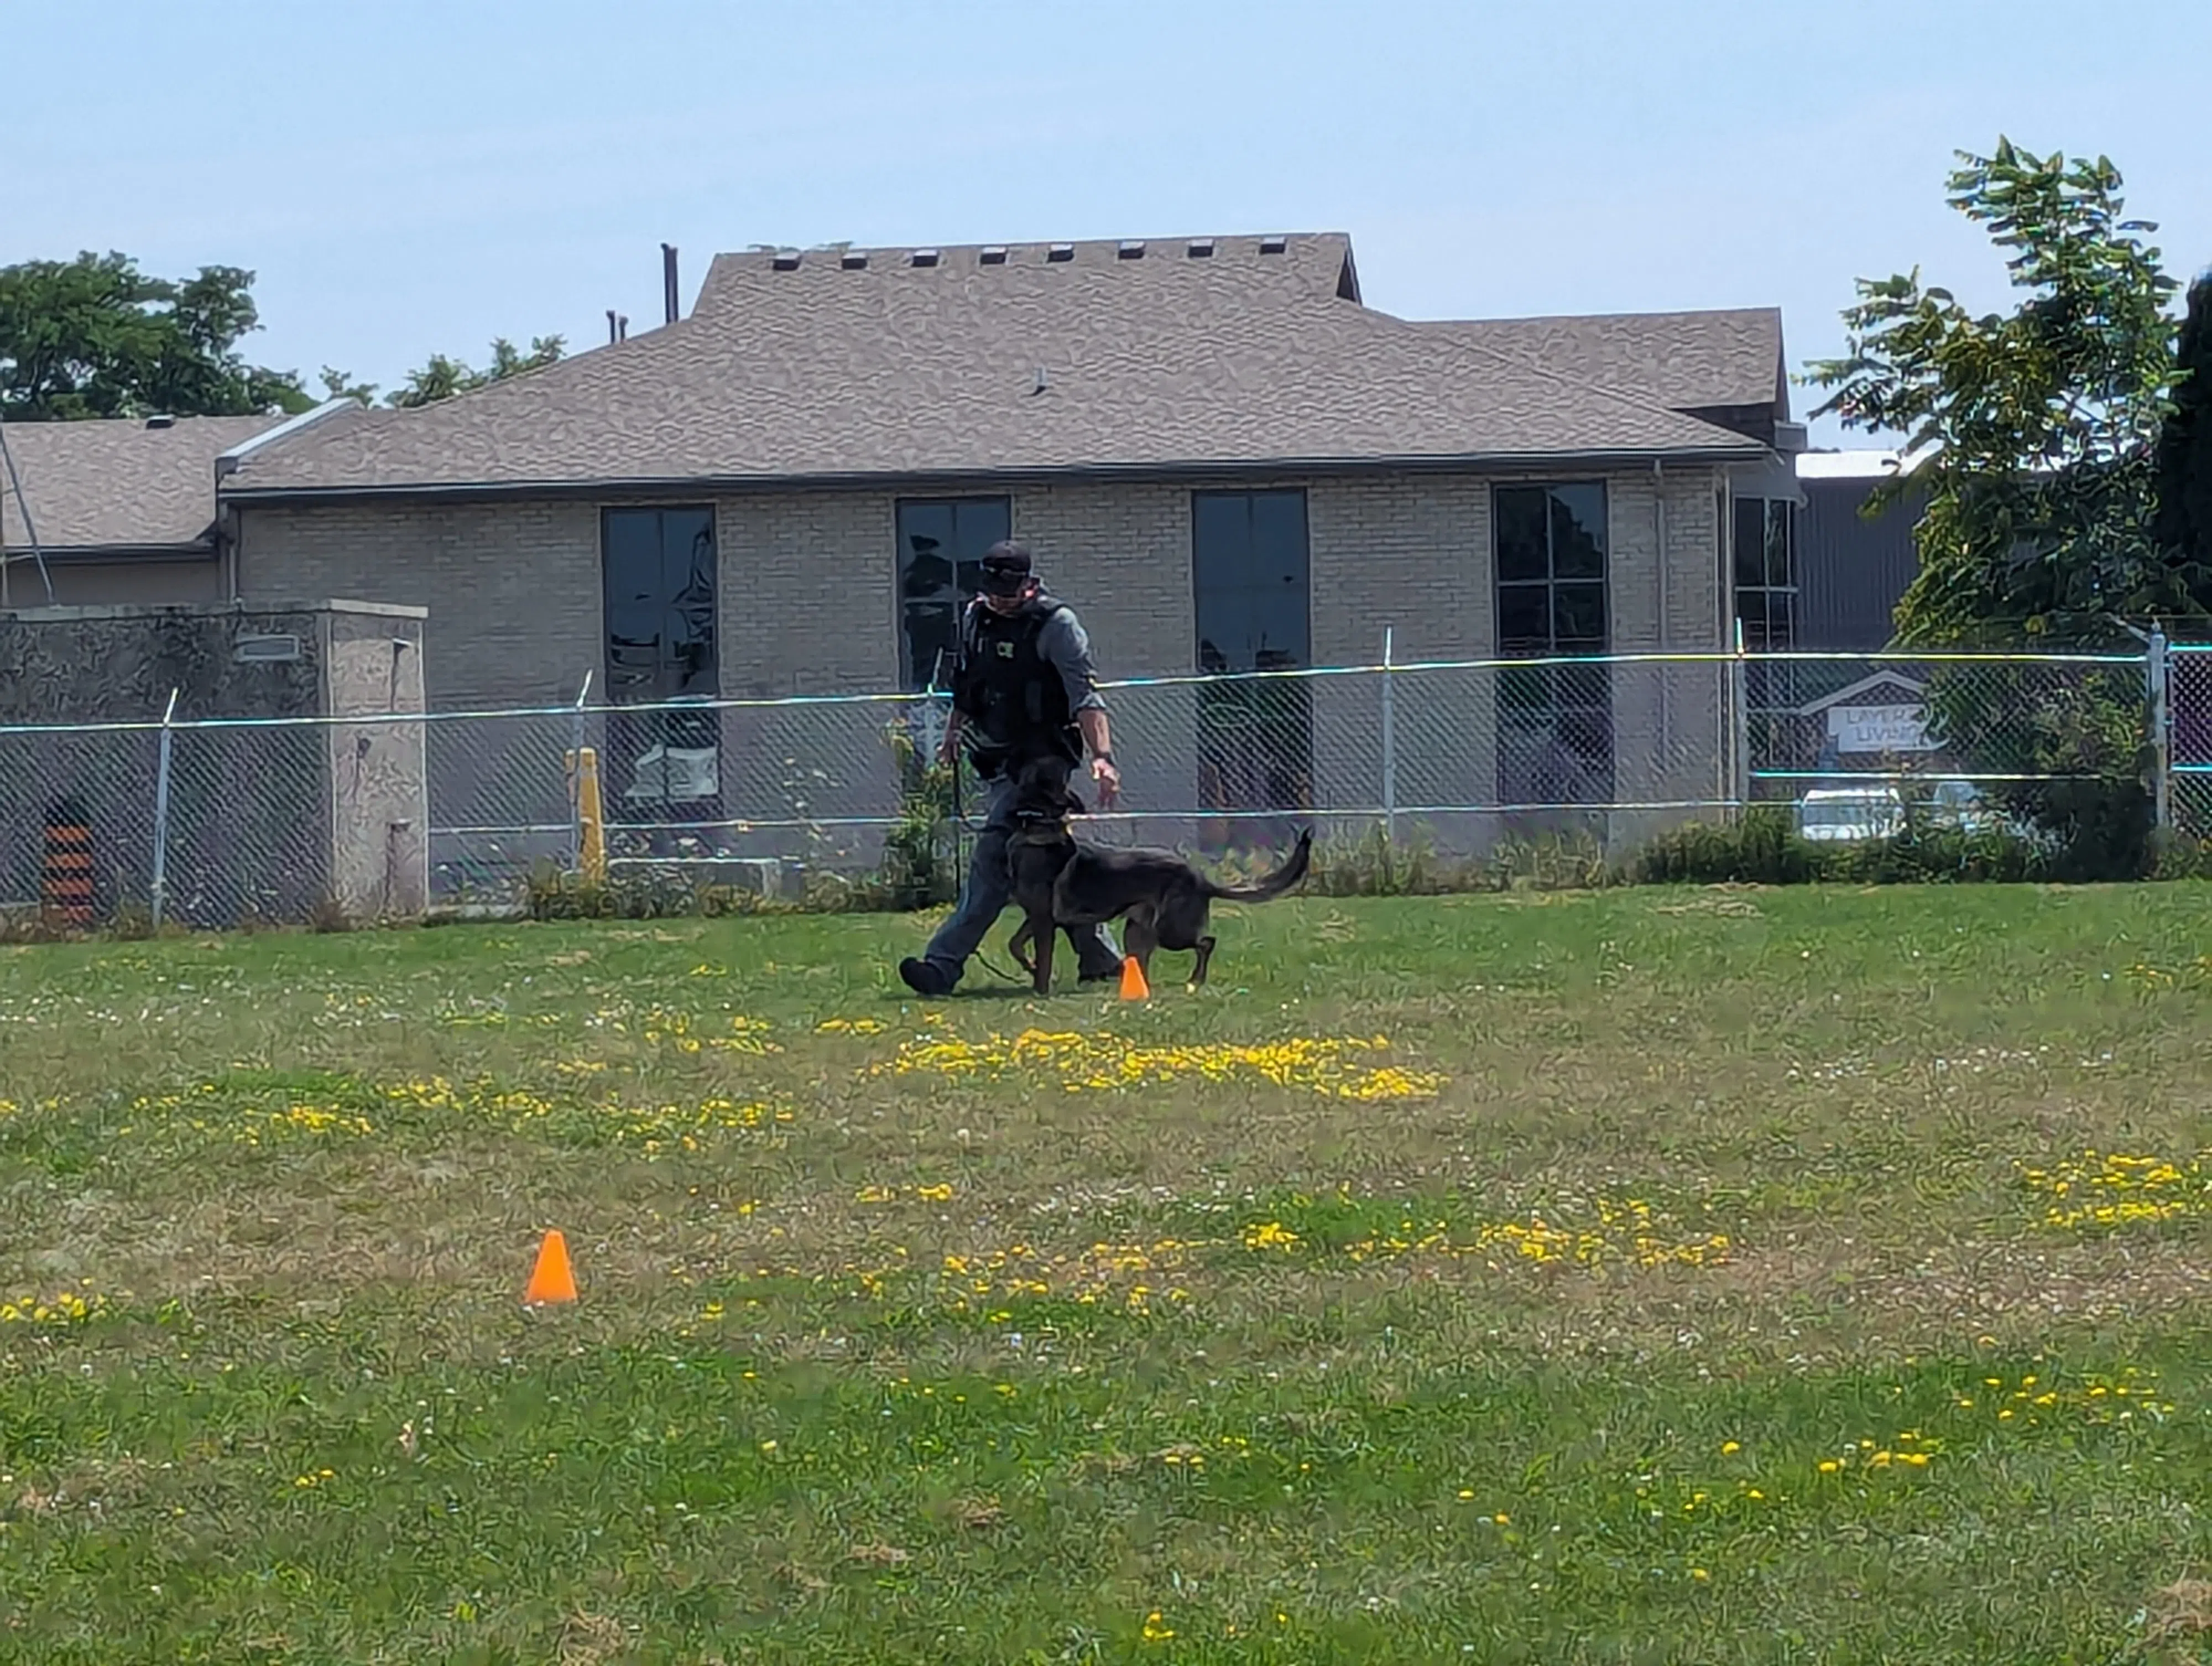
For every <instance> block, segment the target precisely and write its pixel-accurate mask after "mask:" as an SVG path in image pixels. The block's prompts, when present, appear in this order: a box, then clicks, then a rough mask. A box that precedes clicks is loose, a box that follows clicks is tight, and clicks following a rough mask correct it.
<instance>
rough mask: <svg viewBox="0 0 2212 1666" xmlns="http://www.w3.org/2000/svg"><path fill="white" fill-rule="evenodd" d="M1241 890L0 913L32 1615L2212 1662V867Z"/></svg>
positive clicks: (8, 1550) (77, 1621)
mask: <svg viewBox="0 0 2212 1666" xmlns="http://www.w3.org/2000/svg"><path fill="white" fill-rule="evenodd" d="M1222 915H1223V919H1222V922H1221V925H1220V928H1219V934H1220V936H1221V939H1222V944H1223V946H1222V950H1221V953H1220V955H1219V957H1218V959H1217V961H1216V965H1215V979H1216V981H1215V982H1214V984H1213V985H1212V987H1211V988H1208V989H1207V990H1206V991H1204V992H1202V993H1200V994H1196V995H1192V994H1187V993H1186V992H1184V991H1183V990H1182V988H1181V986H1180V985H1179V984H1177V983H1176V982H1174V978H1175V977H1176V976H1177V975H1179V972H1180V965H1179V964H1176V966H1175V967H1174V969H1173V970H1169V969H1168V968H1166V967H1158V968H1156V974H1158V976H1157V982H1158V985H1159V986H1160V993H1159V994H1158V996H1157V998H1156V999H1154V1000H1152V1001H1151V1002H1149V1003H1147V1004H1145V1005H1142V1006H1128V1005H1122V1004H1121V1003H1118V1002H1116V1001H1114V1000H1110V999H1103V998H1101V997H1099V996H1097V995H1096V994H1090V993H1085V994H1080V995H1079V994H1074V993H1073V992H1072V991H1071V992H1069V993H1066V994H1060V995H1058V996H1055V997H1054V998H1053V999H1052V1000H1048V1001H1042V1002H1040V1001H1036V1000H1031V999H1030V998H1029V997H1028V996H1027V995H1026V994H1018V993H1016V992H1014V991H1012V990H1011V989H1007V988H1002V987H998V988H994V987H993V986H994V984H995V980H994V979H993V978H992V977H991V976H989V975H987V974H986V973H982V972H980V971H979V972H978V973H977V974H976V975H975V976H974V977H972V978H971V981H970V985H969V988H966V989H963V991H962V992H961V993H960V994H958V995H957V996H955V997H953V998H951V999H949V1000H945V1001H942V1002H938V1003H920V1002H916V1001H915V1000H912V999H911V998H910V997H908V996H907V994H906V993H905V991H904V990H903V989H902V988H900V987H898V986H897V985H896V982H895V980H894V979H893V978H892V976H891V975H890V965H891V964H893V962H894V961H895V960H896V957H897V956H898V955H899V954H900V953H902V952H910V951H911V949H912V947H913V945H915V944H916V943H918V942H919V941H920V940H921V938H922V936H923V935H924V934H925V933H926V931H927V927H928V923H929V922H928V921H927V919H921V918H913V917H908V918H904V919H900V918H872V919H851V918H835V917H830V918H805V919H780V920H732V921H663V922H655V923H649V924H636V925H625V924H617V923H612V922H606V923H599V924H593V925H575V926H561V927H551V926H544V927H483V928H453V929H447V930H438V931H425V932H413V933H388V934H369V935H358V936H331V937H301V936H260V937H245V938H232V939H220V940H216V939H189V940H162V941H156V942H152V943H138V944H123V945H86V946H69V947H37V948H18V949H11V950H0V1659H9V1660H23V1661H37V1662H40V1663H71V1662H100V1663H110V1662H121V1661H145V1662H162V1663H169V1662H182V1661H209V1662H218V1661H219V1662H252V1661H271V1662H273V1661H293V1662H371V1661H378V1662H401V1661H406V1662H413V1661H437V1662H447V1661H453V1662H540V1661H559V1662H563V1663H568V1666H588V1663H600V1666H606V1663H614V1662H618V1661H621V1662H627V1661H671V1662H673V1661H738V1660H760V1661H767V1660H790V1661H800V1660H805V1661H826V1660H838V1661H846V1660H852V1661H864V1660H865V1661H916V1662H920V1661H933V1662H937V1661H947V1660H959V1661H963V1662H965V1661H979V1662H995V1661H1006V1662H1030V1661H1040V1662H1042V1661H1062V1660H1067V1661H1089V1660H1101V1661H1105V1660H1157V1661H1163V1662H1165V1661H1188V1662H1206V1661H1231V1660H1235V1661H1280V1662H1291V1661H1297V1662H1324V1661H1435V1660H1445V1659H1469V1658H1472V1659H1480V1660H1484V1661H1524V1660H1525V1661H1532V1662H1534V1661H1543V1662H1561V1661H1620V1662H1629V1661H1696V1662H1701V1663H1702V1662H1735V1661H1808V1662H1810V1661H1843V1660H1851V1661H1861V1660H1865V1661H1872V1660H1899V1661H1906V1660H1910V1661H1926V1660H1945V1661H1954V1660H1955V1661H1967V1660H1975V1661H1979V1660H1990V1661H1996V1660H2002V1661H2005V1662H2008V1663H2028V1662H2069V1663H2078V1662H2097V1661H2115V1662H2117V1661H2150V1660H2176V1661H2178V1660H2203V1659H2206V1658H2212V1601H2208V1597H2212V1590H2207V1589H2206V1588H2205V1587H2203V1586H2202V1585H2200V1584H2194V1583H2192V1582H2194V1581H2198V1580H2202V1579H2203V1578H2206V1577H2208V1572H2207V1571H2208V1569H2212V1528H2208V1525H2207V1521H2206V1516H2205V1512H2204V1510H2203V1500H2204V1497H2205V1485H2206V1482H2205V1478H2206V1477H2207V1476H2208V1475H2212V1421H2208V1418H2207V1411H2208V1408H2212V1325H2208V1324H2207V1322H2206V1321H2205V1318H2204V1313H2205V1311H2206V1309H2205V1306H2204V1304H2205V1300H2206V1298H2207V1296H2208V1294H2212V1272H2208V1270H2207V1259H2206V1254H2205V1252H2206V1249H2207V1248H2208V1245H2212V1231H2208V1225H2212V1160H2208V1159H2207V1158H2206V1156H2205V1154H2206V1152H2207V1150H2208V1147H2212V1115H2208V1113H2207V1110H2206V1106H2207V1104H2208V1103H2212V1101H2208V1098H2207V1095H2206V1091H2205V1087H2204V1085H2205V1084H2206V1083H2207V1082H2212V1025H2208V1023H2207V1021H2206V1017H2207V1010H2208V1003H2212V961H2206V960H2203V959H2200V958H2199V957H2200V955H2201V954H2202V953H2203V950H2204V949H2205V947H2207V946H2208V945H2212V929H2208V928H2212V889H2205V888H2199V887H2197V886H2195V885H2173V886H2160V887H2143V888H2137V889H2112V890H2081V891H2044V890H2037V889H2028V888H1999V887H1959V888H1940V889H1933V890H1924V891H1904V890H1885V891H1878V892H1877V891H1866V892H1858V891H1838V890H1821V889H1808V890H1802V891H1745V890H1729V891H1692V890H1674V891H1665V890H1651V891H1612V892H1606V893H1601V894H1596V895H1552V896H1534V895H1507V896H1503V897H1443V898H1427V899H1406V900H1398V901H1378V902H1364V903H1363V902H1352V901H1333V900H1328V899H1320V898H1309V899H1294V900H1291V901H1288V902H1285V903H1276V904H1272V905H1269V906H1268V907H1266V908H1263V909H1224V910H1223V911H1222ZM990 952H991V953H992V955H993V956H994V958H997V959H999V960H1000V961H1001V963H1003V961H1004V954H1003V951H1002V950H1000V949H999V948H998V947H997V946H995V945H994V947H993V949H992V950H991V951H990ZM1024 1031H1038V1032H1041V1034H1042V1039H1040V1038H1038V1037H1031V1038H1030V1039H1029V1040H1027V1041H1024V1042H1021V1043H1019V1044H1017V1038H1018V1037H1021V1036H1022V1035H1023V1033H1024ZM2062 1187H2063V1191H2062V1190H2061V1189H2060V1188H2062ZM2100 1212H2102V1213H2101V1214H2100ZM554 1226H557V1227H559V1228H561V1229H562V1231H563V1232H564V1233H565V1235H566V1237H567V1239H568V1244H569V1246H570V1249H571V1250H572V1253H573V1254H574V1258H575V1263H576V1271H577V1277H578V1280H579V1283H580V1286H581V1288H582V1300H581V1301H580V1303H579V1304H577V1305H576V1306H574V1307H573V1308H554V1309H545V1310H532V1309H526V1308H525V1307H524V1306H523V1305H522V1304H521V1302H520V1292H521V1290H522V1286H523V1284H524V1281H525V1280H526V1277H527V1276H528V1274H529V1270H530V1266H531V1262H532V1256H533V1255H534V1254H535V1251H536V1249H537V1245H538V1238H539V1236H540V1234H541V1233H542V1232H543V1231H544V1230H545V1229H546V1228H548V1227H554Z"/></svg>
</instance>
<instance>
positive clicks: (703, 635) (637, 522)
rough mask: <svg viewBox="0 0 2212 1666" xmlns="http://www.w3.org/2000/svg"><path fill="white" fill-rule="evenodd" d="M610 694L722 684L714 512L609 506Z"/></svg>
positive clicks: (636, 698) (708, 692)
mask: <svg viewBox="0 0 2212 1666" xmlns="http://www.w3.org/2000/svg"><path fill="white" fill-rule="evenodd" d="M599 556H600V569H601V574H602V577H603V580H604V582H605V603H606V626H607V698H608V700H609V701H610V702H612V703H615V704H619V705H640V704H648V703H651V702H657V701H662V700H674V699H678V698H681V697H683V696H687V695H688V696H694V697H700V696H703V697H706V698H708V699H712V698H713V697H714V696H715V695H716V694H717V693H718V692H719V691H720V678H719V671H720V667H719V666H718V664H717V661H716V657H715V641H714V637H715V631H714V603H715V593H716V590H717V583H716V581H717V579H718V578H719V576H720V575H719V573H718V572H717V569H716V565H715V557H714V511H713V510H712V509H707V508H682V509H608V510H605V511H604V512H603V513H602V514H601V516H600V520H599Z"/></svg>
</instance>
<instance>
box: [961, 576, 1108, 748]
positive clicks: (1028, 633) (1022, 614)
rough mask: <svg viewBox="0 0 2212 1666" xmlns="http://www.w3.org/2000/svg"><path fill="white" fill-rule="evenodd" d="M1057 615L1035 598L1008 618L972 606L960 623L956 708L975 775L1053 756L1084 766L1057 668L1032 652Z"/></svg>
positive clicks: (1051, 604)
mask: <svg viewBox="0 0 2212 1666" xmlns="http://www.w3.org/2000/svg"><path fill="white" fill-rule="evenodd" d="M1060 611H1061V606H1060V603H1059V602H1058V601H1055V600H1054V599H1053V598H1052V597H1050V596H1047V595H1044V594H1042V593H1040V594H1038V595H1036V596H1033V597H1031V598H1030V600H1029V602H1028V603H1027V605H1024V607H1022V608H1021V610H1020V611H1018V612H1016V613H1014V614H1013V615H1012V616H1011V617H1001V616H1000V615H999V614H996V613H994V612H993V611H991V610H990V609H989V608H987V607H986V606H984V605H983V604H982V603H981V602H970V603H969V605H968V609H967V611H966V612H965V613H963V615H962V616H961V620H960V667H959V681H958V687H957V694H956V696H955V697H954V704H955V705H956V706H957V708H959V711H960V714H961V715H962V716H963V717H965V718H966V719H967V720H968V722H969V750H970V751H971V753H972V755H973V756H974V757H975V769H976V773H977V774H979V775H982V776H984V777H985V778H986V779H988V778H990V777H992V776H994V775H998V774H999V773H1000V771H1002V770H1003V769H1006V766H1007V765H1009V764H1019V763H1026V762H1028V761H1029V760H1030V759H1031V758H1035V757H1052V756H1055V755H1056V756H1059V757H1064V758H1066V760H1067V762H1068V763H1070V764H1071V765H1073V764H1077V763H1081V762H1082V761H1083V732H1082V731H1081V730H1080V729H1079V728H1077V727H1076V726H1075V718H1074V715H1073V713H1072V712H1071V711H1070V710H1069V709H1068V703H1067V685H1066V684H1065V683H1064V682H1062V681H1061V680H1060V668H1059V667H1058V666H1055V665H1054V664H1053V663H1052V662H1051V661H1050V660H1047V659H1046V658H1045V657H1044V655H1043V654H1040V653H1039V652H1038V651H1037V638H1038V637H1039V636H1040V635H1042V634H1043V632H1044V628H1045V625H1046V623H1047V622H1048V621H1049V620H1050V619H1051V618H1052V617H1053V616H1054V614H1056V613H1058V612H1060Z"/></svg>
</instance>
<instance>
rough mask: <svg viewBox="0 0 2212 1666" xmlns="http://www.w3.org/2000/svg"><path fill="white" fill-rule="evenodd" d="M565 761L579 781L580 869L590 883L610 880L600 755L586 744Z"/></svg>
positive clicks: (602, 882) (577, 788)
mask: <svg viewBox="0 0 2212 1666" xmlns="http://www.w3.org/2000/svg"><path fill="white" fill-rule="evenodd" d="M564 762H565V763H567V765H568V772H569V774H570V775H571V776H572V777H573V778H574V781H575V783H576V869H577V872H578V873H580V874H581V875H582V876H583V878H584V879H585V881H586V884H589V885H605V884H606V882H607V823H606V813H605V809H604V808H603V807H602V806H601V805H600V802H599V751H598V749H597V748H596V747H592V746H586V747H585V748H583V749H582V750H581V751H572V752H570V753H568V756H567V757H566V759H565V760H564Z"/></svg>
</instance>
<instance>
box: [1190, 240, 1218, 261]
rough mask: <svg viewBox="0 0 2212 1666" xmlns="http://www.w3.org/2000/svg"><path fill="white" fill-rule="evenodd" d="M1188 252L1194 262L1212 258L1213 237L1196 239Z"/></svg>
mask: <svg viewBox="0 0 2212 1666" xmlns="http://www.w3.org/2000/svg"><path fill="white" fill-rule="evenodd" d="M1212 253H1213V240H1212V238H1211V237H1194V238H1192V239H1191V240H1190V247H1189V249H1188V254H1189V256H1190V258H1192V259H1193V260H1205V259H1207V258H1211V257H1212Z"/></svg>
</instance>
